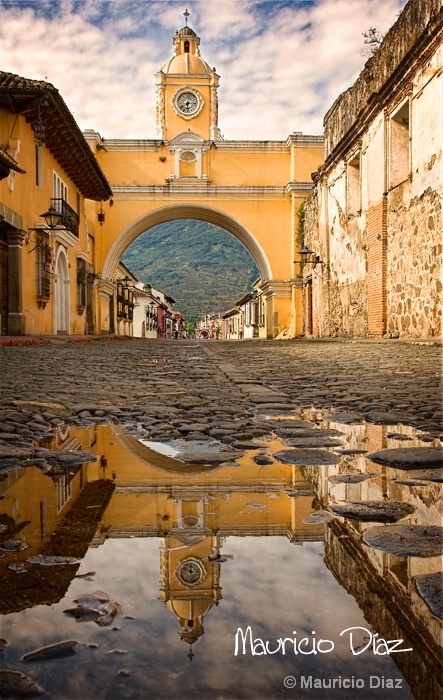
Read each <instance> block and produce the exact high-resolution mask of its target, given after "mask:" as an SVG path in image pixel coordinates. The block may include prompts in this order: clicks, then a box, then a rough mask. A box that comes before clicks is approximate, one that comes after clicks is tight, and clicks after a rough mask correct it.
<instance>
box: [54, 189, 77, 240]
mask: <svg viewBox="0 0 443 700" xmlns="http://www.w3.org/2000/svg"><path fill="white" fill-rule="evenodd" d="M51 206H53V207H54V209H56V210H57V211H58V212H59V213H60V214H61V215H62V216H63V220H62V222H61V223H62V226H64V227H65V228H66V229H67V230H68V231H70V232H71V233H72V235H73V236H75V237H76V238H78V222H79V218H78V214H77V213H76V212H75V211H74V210H73V209H72V207H70V206H69V204H68V203H67V202H65V200H64V199H54V198H52V199H51Z"/></svg>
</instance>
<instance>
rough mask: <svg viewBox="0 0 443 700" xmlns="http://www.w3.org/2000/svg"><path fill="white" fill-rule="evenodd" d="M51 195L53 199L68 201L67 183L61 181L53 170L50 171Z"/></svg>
mask: <svg viewBox="0 0 443 700" xmlns="http://www.w3.org/2000/svg"><path fill="white" fill-rule="evenodd" d="M52 197H53V199H64V200H65V202H67V201H68V185H67V184H66V183H65V182H63V180H62V179H61V177H60V175H57V173H56V172H55V170H53V172H52Z"/></svg>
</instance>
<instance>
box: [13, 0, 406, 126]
mask: <svg viewBox="0 0 443 700" xmlns="http://www.w3.org/2000/svg"><path fill="white" fill-rule="evenodd" d="M404 4H405V0H383V1H378V0H318V1H317V2H296V1H294V0H287V1H286V2H284V1H283V0H278V1H276V2H272V1H270V2H258V1H257V0H188V9H189V11H190V13H191V16H190V19H189V25H190V26H191V27H192V28H193V29H194V30H195V31H196V32H197V34H198V35H199V36H200V37H201V40H202V41H201V52H202V56H203V58H204V59H205V60H206V61H207V62H208V63H209V64H210V65H211V66H212V65H214V66H216V67H217V71H218V73H219V74H220V76H221V87H220V94H219V98H220V127H221V130H222V132H223V133H224V134H225V137H226V138H251V139H275V138H278V139H284V138H286V136H287V135H288V134H289V133H290V132H292V131H303V132H304V133H321V130H322V121H323V116H324V114H325V112H326V111H327V110H328V109H329V107H330V106H331V104H332V103H333V101H334V100H335V99H336V98H337V97H338V95H339V94H340V92H342V91H343V90H344V89H346V88H347V87H349V85H351V84H352V82H353V81H354V80H355V78H356V76H357V75H358V73H359V71H360V70H361V69H362V67H363V65H364V61H365V59H364V58H363V57H362V55H361V50H362V48H363V47H364V44H363V36H362V33H363V32H364V31H367V30H368V29H369V27H371V26H374V27H376V28H377V29H378V30H379V31H381V32H385V31H387V29H388V28H389V27H390V26H391V25H392V24H393V22H394V21H395V19H396V15H397V14H398V12H399V11H400V10H401V9H402V7H403V6H404ZM182 13H183V4H182V3H181V2H175V1H173V0H132V1H130V2H128V0H110V1H105V0H62V1H61V2H60V1H59V2H57V0H52V1H51V2H46V1H44V0H34V1H33V2H31V1H27V0H21V2H13V0H3V9H2V16H1V26H0V44H1V68H2V70H5V71H10V72H13V73H18V74H20V75H24V76H25V77H28V78H35V79H47V80H48V81H49V82H52V83H53V84H54V85H55V86H56V87H57V88H58V89H59V90H60V93H61V94H62V96H63V98H64V100H65V101H66V103H67V105H68V106H69V108H70V109H71V111H72V112H73V114H74V115H75V117H76V119H77V122H78V123H79V126H80V127H81V128H82V129H95V130H97V131H99V132H100V133H101V134H102V135H103V136H104V137H105V138H154V137H155V136H156V134H155V87H154V83H155V81H154V75H155V73H156V72H157V71H158V70H159V68H160V66H161V65H162V64H163V63H164V62H165V61H166V60H167V59H168V58H170V57H171V55H172V37H173V34H174V33H175V30H176V29H179V28H180V27H182V26H183V25H184V17H183V16H182Z"/></svg>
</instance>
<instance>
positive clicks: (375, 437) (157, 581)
mask: <svg viewBox="0 0 443 700" xmlns="http://www.w3.org/2000/svg"><path fill="white" fill-rule="evenodd" d="M266 419H268V420H269V423H270V424H271V423H272V429H273V430H274V428H275V429H277V431H278V432H281V431H284V430H287V429H289V430H291V437H290V438H289V439H291V440H294V441H295V442H294V447H295V445H297V442H296V441H297V439H298V438H297V436H294V435H293V434H292V431H293V429H294V430H295V431H296V430H297V429H300V430H304V434H303V440H306V439H307V438H310V439H311V438H312V448H310V447H309V446H306V443H304V444H303V452H309V449H313V450H314V452H315V451H318V444H316V435H315V429H318V430H319V431H320V430H321V431H334V432H330V433H328V434H325V432H323V433H319V435H320V436H321V439H322V440H324V438H326V437H329V436H331V435H333V436H334V439H333V440H331V443H330V444H329V445H328V444H327V443H328V441H326V444H323V445H322V448H321V449H322V450H325V451H326V452H327V454H330V455H334V456H336V457H337V459H333V460H330V461H332V462H334V463H333V464H324V463H322V464H319V465H318V466H310V465H305V466H300V464H293V463H292V462H291V463H282V462H280V461H278V458H277V457H275V455H276V454H278V452H279V451H282V449H283V447H284V446H285V445H286V447H288V440H287V437H286V436H285V433H283V435H280V436H279V435H277V434H276V433H273V434H272V435H271V436H270V438H269V439H268V440H264V439H263V440H259V441H258V444H257V449H245V450H244V451H243V452H242V451H241V450H239V449H236V450H234V451H231V450H230V449H229V448H227V447H226V445H221V444H220V443H217V442H216V441H213V442H212V443H210V444H209V443H204V442H197V443H192V442H190V441H186V440H177V441H175V442H174V443H162V442H157V443H156V442H152V441H144V440H138V439H136V437H134V435H129V434H127V433H125V432H124V430H123V428H122V427H120V426H117V425H112V426H110V425H104V426H98V425H93V426H89V427H88V428H87V429H84V430H80V429H78V428H75V429H73V428H71V429H65V428H63V429H59V430H58V432H57V433H56V434H55V436H54V437H53V438H52V440H46V441H45V443H44V446H45V447H46V448H49V449H52V450H54V449H57V450H86V451H88V452H91V453H93V455H95V456H96V457H97V459H96V460H95V461H92V462H85V463H83V464H80V465H74V466H71V465H70V464H69V463H68V464H57V465H53V466H52V467H51V468H50V469H49V470H48V469H46V468H45V469H44V470H43V469H41V468H39V466H32V465H30V466H27V467H26V468H23V467H21V468H16V469H10V470H9V471H6V472H4V473H3V474H2V476H3V479H2V480H1V481H0V491H1V493H2V495H3V496H5V497H7V498H5V499H4V500H2V501H1V505H2V515H1V516H0V540H1V542H0V545H1V546H2V549H3V551H2V554H4V556H3V557H2V558H1V559H0V573H1V577H2V578H1V580H2V590H3V591H4V592H5V593H4V595H3V598H2V600H1V601H0V606H1V612H2V613H3V614H4V620H3V625H2V636H3V637H5V639H6V641H7V642H8V644H7V645H5V646H4V650H3V652H4V653H3V661H4V664H3V665H4V668H5V669H7V670H9V671H15V672H16V673H17V672H20V673H26V675H27V676H28V677H29V679H30V680H29V682H31V683H32V682H33V683H34V684H38V685H41V686H43V687H44V689H45V691H46V693H47V694H48V696H50V697H51V698H60V699H62V698H63V700H70V699H71V698H72V699H73V700H74V699H80V698H82V699H83V698H92V697H94V698H98V699H99V698H113V699H117V698H146V697H155V698H159V699H160V698H165V699H166V698H183V697H193V698H196V699H199V698H201V699H202V700H205V699H206V698H211V697H218V696H220V697H230V698H239V699H241V698H245V699H249V698H254V700H255V699H256V698H257V699H259V698H269V697H280V695H282V696H284V697H285V696H287V697H291V698H309V700H314V699H315V700H339V699H340V698H351V697H352V700H354V699H358V698H360V699H361V700H385V699H390V698H392V699H396V700H408V699H411V700H412V699H413V698H416V700H425V699H426V700H428V699H429V698H433V699H434V698H435V699H437V698H439V697H441V687H440V685H439V682H440V676H441V674H440V668H441V667H440V661H441V655H440V654H441V646H440V645H441V633H442V623H441V619H440V618H439V616H438V615H439V606H438V604H436V603H435V600H436V595H437V594H438V591H437V593H436V589H438V585H439V581H440V582H441V579H440V578H439V577H437V575H438V572H439V571H440V569H441V557H440V556H435V551H434V550H432V551H431V552H430V555H429V556H426V557H423V556H399V555H398V554H397V553H395V552H394V551H390V550H389V548H388V551H383V550H382V549H380V548H378V547H377V546H371V545H370V544H367V543H366V542H368V541H370V540H371V537H372V535H371V537H369V536H365V533H367V532H370V533H372V532H373V531H374V530H377V529H378V528H386V527H391V528H396V527H397V525H396V524H394V525H389V526H387V525H385V524H384V523H383V522H381V523H380V522H377V520H376V518H374V519H371V511H373V510H374V511H377V512H378V514H380V512H382V513H384V514H385V513H386V512H390V507H389V506H390V504H391V503H392V505H393V506H395V508H394V509H395V510H396V513H397V514H400V516H403V517H400V520H399V521H398V526H400V527H405V526H413V527H416V526H420V528H422V529H423V528H425V529H426V527H427V528H428V529H430V530H432V529H433V528H436V527H437V526H439V525H440V523H441V484H439V483H438V482H436V481H423V480H421V481H420V480H418V481H414V483H413V485H410V484H407V483H404V477H405V475H407V472H402V471H401V469H398V468H395V467H390V466H384V465H382V464H376V463H375V462H371V461H369V460H368V459H367V457H366V456H365V455H367V454H372V453H375V452H377V451H380V450H384V449H388V448H397V447H398V448H400V447H402V448H404V446H405V444H406V439H407V444H408V446H411V447H424V446H428V447H429V446H431V447H433V448H436V447H438V446H439V445H440V443H439V441H438V440H433V442H432V443H429V442H428V441H427V440H424V441H423V440H421V439H420V436H419V435H417V433H416V431H414V429H413V428H410V427H407V426H401V425H396V426H378V425H366V424H363V423H359V424H357V425H350V424H343V423H339V422H331V421H325V420H323V419H322V416H321V414H320V413H319V412H318V411H317V412H315V413H310V412H309V411H306V412H303V413H302V414H297V416H296V417H295V418H290V417H289V416H288V415H284V416H282V417H281V420H279V419H278V416H275V415H273V416H272V417H270V416H260V420H266ZM289 421H291V425H288V424H289ZM314 424H315V426H314ZM336 438H337V439H336ZM317 443H318V440H317ZM289 447H290V446H289ZM295 449H297V447H295ZM288 451H289V450H288ZM185 453H188V454H191V455H196V457H195V460H194V462H192V461H190V463H185V462H184V461H182V460H181V456H182V455H184V454H185ZM313 454H314V453H313ZM220 455H221V456H220ZM230 455H232V460H230V461H228V457H229V456H230ZM199 456H200V457H201V460H200V462H199V459H198V457H199ZM206 456H207V460H208V461H207V462H206V460H205V457H206ZM217 456H220V460H219V461H217ZM258 457H261V458H262V459H260V460H258V459H257V458H258ZM308 461H309V460H308ZM311 464H312V463H311ZM37 465H38V463H37ZM234 465H235V466H236V467H237V468H236V469H233V468H232V467H233V466H234ZM368 477H369V478H368ZM402 479H403V482H402ZM349 503H353V504H354V505H353V506H349ZM368 504H369V505H368ZM370 504H373V505H372V506H371V505H370ZM375 504H380V505H378V506H376V505H375ZM385 504H386V505H385ZM395 504H397V505H395ZM398 504H400V505H401V504H403V506H402V508H403V509H402V510H401V512H400V510H399V508H400V505H398ZM405 504H407V507H404V505H405ZM349 508H351V511H352V513H353V515H354V516H355V513H356V512H357V513H360V514H361V513H363V514H364V517H361V518H360V519H358V518H357V519H356V518H355V517H346V513H347V511H349ZM331 511H332V512H331ZM334 513H335V514H334ZM380 532H382V531H381V530H380ZM11 542H12V543H16V544H14V546H12V545H8V543H11ZM25 545H26V549H25ZM228 552H229V554H228ZM117 601H118V602H117ZM426 601H428V602H426ZM161 603H163V605H161ZM93 622H94V623H95V624H92V623H93ZM88 623H89V624H88ZM351 628H352V630H353V631H352V633H351V632H350V631H349V630H350V629H351ZM353 628H359V629H358V630H357V629H355V630H354V629H353ZM239 630H240V632H239ZM344 630H348V632H346V633H343V634H342V632H343V631H344ZM281 639H284V640H285V642H286V647H285V653H282V644H281V642H279V640H281ZM320 639H321V640H323V641H324V644H323V646H322V644H320V645H319V644H318V643H319V640H320ZM67 640H70V641H69V642H67ZM288 640H292V642H290V641H288ZM383 640H386V641H385V642H383ZM392 640H403V641H402V642H401V644H399V645H398V649H397V653H394V652H392V653H387V651H386V650H387V649H388V648H389V644H390V643H391V642H392ZM60 643H66V644H68V646H69V650H70V654H69V658H64V659H63V661H59V660H57V659H58V658H59V657H57V656H56V657H53V658H50V657H45V654H47V653H49V652H44V653H42V650H41V648H42V647H43V648H45V649H46V648H47V647H49V648H51V649H52V646H53V645H59V644H60ZM236 643H237V654H235V649H236ZM392 643H393V642H392ZM391 646H392V644H391ZM54 648H55V649H58V650H60V649H62V650H64V649H65V646H56V647H54ZM66 648H68V647H66ZM409 648H411V649H413V651H407V652H405V651H403V652H402V651H401V649H409ZM36 649H40V656H37V657H36V658H35V661H34V663H32V664H27V665H26V666H25V670H24V662H23V660H22V659H23V657H24V656H26V655H28V654H30V653H33V652H34V651H35V650H36ZM314 650H315V651H314ZM71 651H72V654H71ZM309 651H310V653H309ZM398 652H400V653H398ZM51 653H53V650H52V651H51ZM28 658H29V657H28ZM190 660H192V664H189V661H190ZM60 664H62V665H63V670H64V672H63V673H61V672H60V671H61V665H60ZM17 677H18V676H16V679H17ZM287 677H291V678H293V679H295V682H296V683H295V687H292V688H289V686H288V688H285V685H284V679H285V678H287ZM334 679H335V683H334V684H333V685H331V684H332V683H333V681H334ZM0 680H1V679H0ZM3 681H4V682H7V678H6V677H5V676H4V677H3ZM291 682H292V681H287V683H289V685H290V683H291ZM347 682H349V684H351V683H352V684H353V685H352V686H351V685H347ZM328 683H329V685H328ZM400 689H401V690H400ZM6 695H8V693H7V692H6Z"/></svg>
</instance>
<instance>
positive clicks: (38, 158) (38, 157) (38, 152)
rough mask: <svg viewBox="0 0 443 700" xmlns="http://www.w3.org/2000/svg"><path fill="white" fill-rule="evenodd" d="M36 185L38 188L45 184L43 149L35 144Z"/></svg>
mask: <svg viewBox="0 0 443 700" xmlns="http://www.w3.org/2000/svg"><path fill="white" fill-rule="evenodd" d="M35 184H36V185H37V187H41V186H42V184H43V171H42V147H41V144H39V143H36V144H35Z"/></svg>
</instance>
